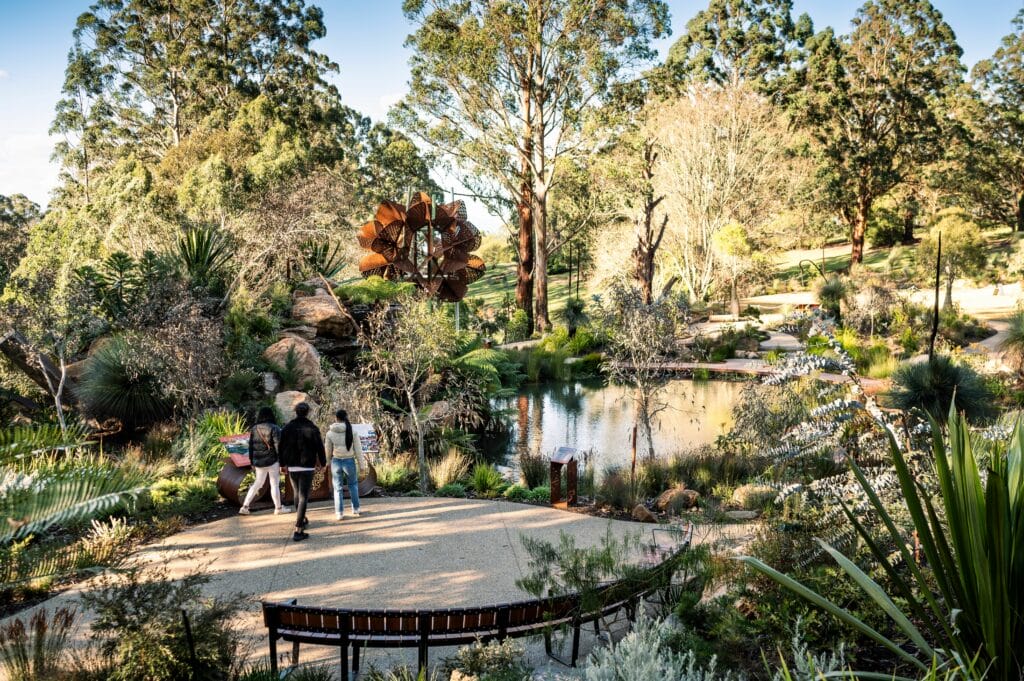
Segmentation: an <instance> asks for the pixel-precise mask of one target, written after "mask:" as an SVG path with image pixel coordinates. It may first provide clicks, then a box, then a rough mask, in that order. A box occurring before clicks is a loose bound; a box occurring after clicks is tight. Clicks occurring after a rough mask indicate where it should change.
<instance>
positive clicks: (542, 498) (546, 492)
mask: <svg viewBox="0 0 1024 681" xmlns="http://www.w3.org/2000/svg"><path fill="white" fill-rule="evenodd" d="M526 500H527V501H533V502H535V503H542V504H544V503H547V502H549V501H551V488H550V487H548V486H547V485H541V486H540V487H534V488H533V489H531V490H530V491H529V492H528V493H527V495H526Z"/></svg>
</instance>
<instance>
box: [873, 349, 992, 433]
mask: <svg viewBox="0 0 1024 681" xmlns="http://www.w3.org/2000/svg"><path fill="white" fill-rule="evenodd" d="M892 381H893V390H892V392H891V393H890V394H889V399H890V401H891V403H892V406H893V407H895V408H897V409H902V410H904V411H910V410H911V409H920V410H921V411H923V412H925V413H926V414H928V415H929V416H931V417H932V418H934V419H935V420H937V421H940V422H941V421H945V417H946V415H947V414H949V408H950V405H951V404H952V403H953V395H954V394H955V395H956V406H957V409H958V410H959V411H961V412H963V414H964V415H966V416H967V418H968V419H978V418H984V417H986V416H988V415H989V414H991V412H992V399H991V395H990V394H989V391H988V388H986V387H985V382H984V381H983V380H982V379H981V377H980V376H979V375H978V374H977V372H975V371H974V369H972V368H970V367H969V366H967V365H965V364H960V363H957V362H954V361H953V359H952V358H951V357H949V356H948V355H936V356H935V357H934V358H933V359H931V360H930V361H926V362H907V363H904V364H901V365H900V366H899V367H898V368H897V369H896V371H895V372H893V375H892Z"/></svg>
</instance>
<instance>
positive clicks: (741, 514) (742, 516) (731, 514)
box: [725, 511, 760, 520]
mask: <svg viewBox="0 0 1024 681" xmlns="http://www.w3.org/2000/svg"><path fill="white" fill-rule="evenodd" d="M759 515H760V513H758V512H757V511H726V512H725V517H726V518H728V519H729V520H754V519H756V518H757V516H759Z"/></svg>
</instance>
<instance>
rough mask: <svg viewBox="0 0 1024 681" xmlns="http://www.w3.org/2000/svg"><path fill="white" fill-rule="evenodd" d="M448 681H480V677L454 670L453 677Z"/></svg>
mask: <svg viewBox="0 0 1024 681" xmlns="http://www.w3.org/2000/svg"><path fill="white" fill-rule="evenodd" d="M448 681H480V677H479V676H477V675H476V674H467V673H465V672H462V671H459V670H458V669H453V670H452V676H451V678H450V679H448Z"/></svg>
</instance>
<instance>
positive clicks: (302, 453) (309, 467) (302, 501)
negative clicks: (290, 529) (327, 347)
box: [278, 402, 327, 541]
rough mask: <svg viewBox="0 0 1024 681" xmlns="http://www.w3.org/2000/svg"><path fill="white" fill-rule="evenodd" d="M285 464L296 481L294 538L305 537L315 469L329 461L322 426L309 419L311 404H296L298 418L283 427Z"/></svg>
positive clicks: (282, 444) (283, 461) (282, 458)
mask: <svg viewBox="0 0 1024 681" xmlns="http://www.w3.org/2000/svg"><path fill="white" fill-rule="evenodd" d="M278 451H279V453H280V457H281V465H282V466H284V467H285V468H287V469H288V477H289V478H290V479H291V481H292V490H293V491H294V492H295V508H296V516H295V533H294V534H292V539H293V540H295V541H302V540H303V539H305V538H306V537H308V536H309V535H308V534H306V531H305V530H306V525H307V524H309V520H308V519H307V518H306V506H307V505H308V504H309V488H310V486H311V485H312V483H313V473H314V472H315V471H316V470H317V469H319V468H322V467H323V466H326V465H327V456H326V454H325V453H324V441H323V438H322V437H320V429H319V428H317V426H316V424H315V423H313V422H312V421H310V420H309V405H308V404H306V403H305V402H300V403H299V404H297V405H295V418H294V419H292V420H291V421H289V422H288V424H287V425H285V427H284V428H283V429H282V430H281V445H280V448H279V450H278Z"/></svg>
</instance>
